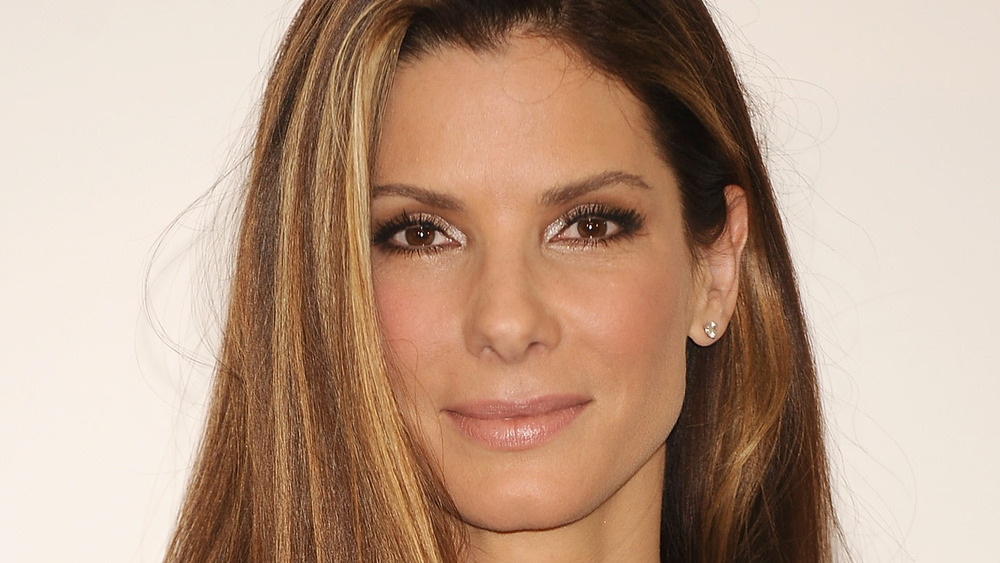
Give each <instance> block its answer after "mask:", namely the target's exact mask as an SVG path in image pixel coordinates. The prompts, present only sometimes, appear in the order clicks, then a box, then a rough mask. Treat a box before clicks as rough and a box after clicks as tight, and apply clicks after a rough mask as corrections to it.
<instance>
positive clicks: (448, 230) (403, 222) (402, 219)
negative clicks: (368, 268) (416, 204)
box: [372, 210, 467, 253]
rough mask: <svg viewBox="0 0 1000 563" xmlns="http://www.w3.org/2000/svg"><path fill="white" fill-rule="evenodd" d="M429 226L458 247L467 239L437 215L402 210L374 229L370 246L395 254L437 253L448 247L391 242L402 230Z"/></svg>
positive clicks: (463, 244)
mask: <svg viewBox="0 0 1000 563" xmlns="http://www.w3.org/2000/svg"><path fill="white" fill-rule="evenodd" d="M422 224H425V225H430V226H432V227H433V228H434V229H436V230H437V231H439V232H440V233H441V234H443V235H444V236H445V237H447V238H449V239H451V240H452V241H454V242H455V243H456V244H458V245H460V246H465V244H466V242H467V239H466V236H465V233H463V232H462V231H461V230H459V229H458V228H456V227H455V226H454V225H452V224H451V223H449V222H448V221H446V220H445V219H443V218H442V217H441V216H439V215H434V214H431V213H423V212H418V213H410V212H408V211H406V210H403V211H402V212H401V213H400V214H398V215H396V216H395V217H393V218H391V219H388V220H386V221H384V222H382V223H381V224H379V225H378V226H377V227H376V228H375V232H374V234H373V235H372V244H373V245H376V246H380V247H383V248H385V249H387V250H390V251H397V252H424V253H426V252H439V251H442V250H445V249H446V248H447V247H448V245H431V246H423V247H420V246H406V245H402V244H396V243H394V242H392V240H393V239H394V238H395V237H396V236H397V235H399V233H400V232H402V231H403V230H405V229H407V228H409V227H414V226H417V225H422Z"/></svg>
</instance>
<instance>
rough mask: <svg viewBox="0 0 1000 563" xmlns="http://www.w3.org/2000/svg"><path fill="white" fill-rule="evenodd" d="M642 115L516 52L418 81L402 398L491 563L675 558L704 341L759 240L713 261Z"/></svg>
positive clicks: (391, 119)
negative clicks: (682, 458) (694, 362)
mask: <svg viewBox="0 0 1000 563" xmlns="http://www.w3.org/2000/svg"><path fill="white" fill-rule="evenodd" d="M645 124H646V118H645V113H644V108H643V107H642V105H641V104H640V103H639V102H638V101H637V100H636V99H635V98H634V97H633V96H632V95H631V94H630V93H629V92H628V91H627V89H625V88H624V87H623V86H622V85H621V84H619V83H618V82H616V81H614V80H611V79H608V78H606V77H605V76H603V75H602V74H600V73H598V72H596V71H595V70H594V69H593V68H591V67H589V66H588V65H587V64H585V63H584V62H582V61H581V60H580V59H579V57H577V56H575V55H574V54H573V53H572V52H571V51H568V50H566V49H565V48H563V47H561V46H559V45H556V44H553V43H551V42H549V41H546V40H544V39H539V38H528V37H514V38H512V39H511V40H510V42H509V45H508V46H506V47H505V48H503V49H501V50H499V51H495V52H493V51H491V52H485V53H472V52H470V51H467V50H464V49H460V48H444V49H442V50H440V51H439V52H437V53H434V54H432V55H428V56H425V57H424V58H421V59H420V60H417V61H415V62H412V63H408V64H407V65H405V66H403V67H401V68H400V69H399V70H398V72H397V75H396V79H395V82H394V85H393V88H392V91H391V92H390V98H389V101H388V107H387V113H386V116H385V120H384V123H383V129H382V136H381V139H380V144H379V147H378V152H377V158H376V163H375V173H374V182H373V201H372V223H373V230H374V232H375V248H374V253H373V260H374V279H375V290H376V299H377V303H378V308H379V313H380V316H381V318H382V329H383V336H384V338H385V341H386V343H387V345H388V347H389V350H390V352H391V353H392V357H393V367H394V370H395V372H396V379H397V389H396V392H397V395H398V397H399V400H400V402H401V404H403V405H404V414H405V415H406V416H407V417H408V422H409V423H410V424H411V425H412V426H413V427H414V428H416V429H417V430H418V432H419V434H420V435H421V436H422V438H423V441H424V445H425V447H426V449H427V450H428V451H429V453H430V454H431V456H432V460H433V461H434V463H436V465H437V468H438V470H439V472H440V474H441V476H442V478H443V481H444V484H445V487H446V488H447V490H448V492H449V494H450V495H451V497H452V499H453V500H454V502H455V504H456V506H457V508H458V511H459V513H460V515H461V518H462V521H463V522H464V524H465V525H466V526H467V529H468V532H469V534H468V537H469V545H468V546H467V550H466V556H467V558H468V560H469V561H476V562H481V561H482V562H485V561H518V562H532V561H574V562H579V561H628V562H638V563H642V562H644V561H649V562H653V561H659V525H660V502H661V495H662V481H663V474H664V454H665V446H664V442H665V440H666V437H667V435H668V434H669V432H670V430H671V429H672V428H673V426H674V423H675V422H676V419H677V416H678V413H679V410H680V407H681V403H682V401H683V398H684V372H685V354H684V349H685V345H686V342H687V340H688V339H689V338H691V339H693V340H695V342H697V343H698V344H701V345H709V344H710V343H711V339H709V338H708V337H707V336H706V334H705V331H704V328H703V327H704V326H705V324H706V323H707V322H708V321H714V322H716V323H717V325H718V329H717V331H718V333H719V334H721V333H722V331H724V330H725V325H726V323H727V321H728V319H729V317H730V316H731V314H732V311H733V307H734V306H735V298H736V281H735V280H736V266H737V264H738V260H739V253H740V250H741V249H742V244H743V242H742V241H743V240H745V230H746V228H745V221H746V220H745V206H744V205H743V203H742V202H743V196H742V190H740V189H739V188H738V187H735V186H731V187H730V188H727V196H728V198H729V204H730V219H729V220H730V224H729V229H728V230H727V234H726V235H724V236H723V237H722V238H720V242H718V243H716V245H715V246H713V248H711V249H704V251H702V252H699V253H696V254H697V255H699V256H702V258H700V259H692V253H691V252H690V249H689V248H688V247H687V243H686V241H685V237H684V232H683V223H682V219H681V206H680V195H679V191H678V188H677V180H676V178H675V176H674V173H673V171H672V170H671V169H670V167H669V166H668V165H667V164H666V163H665V162H664V161H663V160H662V159H661V158H660V157H659V151H658V150H657V148H656V146H655V144H654V142H653V139H652V137H651V135H650V133H649V131H648V130H647V129H646V125H645Z"/></svg>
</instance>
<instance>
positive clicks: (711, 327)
mask: <svg viewBox="0 0 1000 563" xmlns="http://www.w3.org/2000/svg"><path fill="white" fill-rule="evenodd" d="M717 328H719V325H717V324H715V321H708V324H707V325H705V335H706V336H708V337H709V338H711V339H712V340H715V337H716V336H718V335H719V333H718V332H716V330H715V329H717Z"/></svg>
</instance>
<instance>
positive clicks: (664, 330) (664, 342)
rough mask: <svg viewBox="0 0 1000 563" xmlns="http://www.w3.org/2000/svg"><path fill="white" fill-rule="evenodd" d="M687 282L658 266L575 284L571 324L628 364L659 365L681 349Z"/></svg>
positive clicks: (688, 310) (687, 303)
mask: <svg viewBox="0 0 1000 563" xmlns="http://www.w3.org/2000/svg"><path fill="white" fill-rule="evenodd" d="M689 283H690V280H689V279H688V277H687V276H686V275H683V274H680V273H677V272H673V273H672V272H669V271H665V270H662V269H658V268H652V267H648V268H638V269H634V270H632V271H630V272H629V273H628V274H627V275H620V273H619V274H618V275H610V276H607V277H606V278H605V279H595V280H592V281H590V282H589V283H587V284H581V286H580V287H578V295H577V296H576V297H575V298H573V299H572V300H571V301H570V302H575V303H576V304H577V310H576V313H575V314H574V315H573V317H574V320H573V324H574V325H576V326H577V327H580V328H579V329H580V333H581V336H582V337H583V338H586V339H587V340H589V341H590V344H591V345H599V347H600V348H601V349H604V350H606V352H607V353H608V354H609V355H610V356H612V357H614V358H615V359H614V361H615V362H621V361H625V362H627V363H628V364H630V365H633V366H635V365H636V364H647V363H648V364H650V365H651V367H653V366H656V365H659V366H661V367H665V366H664V365H663V363H662V362H663V361H664V360H667V359H676V358H673V356H674V355H675V354H673V353H671V350H676V349H677V348H678V347H680V349H683V348H684V344H685V343H686V341H687V330H688V326H689V324H690V322H691V308H692V307H691V303H690V298H689V294H690V288H689Z"/></svg>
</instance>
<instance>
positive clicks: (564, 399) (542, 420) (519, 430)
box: [444, 395, 591, 451]
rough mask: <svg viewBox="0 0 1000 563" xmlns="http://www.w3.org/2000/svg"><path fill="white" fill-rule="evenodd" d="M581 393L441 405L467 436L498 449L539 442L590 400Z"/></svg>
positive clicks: (527, 445) (560, 428)
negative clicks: (449, 405) (444, 406)
mask: <svg viewBox="0 0 1000 563" xmlns="http://www.w3.org/2000/svg"><path fill="white" fill-rule="evenodd" d="M590 401H591V399H590V398H588V397H584V396H581V395H549V396H545V397H538V398H536V399H530V400H527V401H482V402H473V403H465V404H460V405H456V406H454V407H450V408H447V409H444V412H445V413H446V414H447V415H448V416H449V417H450V418H451V420H452V421H453V422H454V423H455V426H456V427H458V429H459V430H461V431H462V433H464V434H465V435H466V436H468V437H469V438H472V439H473V440H475V441H477V442H480V443H482V444H485V445H486V446H488V447H490V448H493V449H497V450H509V451H517V450H526V449H529V448H533V447H536V446H540V445H542V444H543V443H545V442H547V441H548V440H549V439H550V438H552V437H553V436H555V435H556V434H558V433H559V432H560V431H561V430H562V429H563V428H565V427H566V426H568V425H569V424H570V423H571V422H573V420H574V419H575V418H576V417H577V415H578V414H580V412H581V411H582V410H583V409H584V408H585V407H586V406H587V405H588V404H590Z"/></svg>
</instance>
